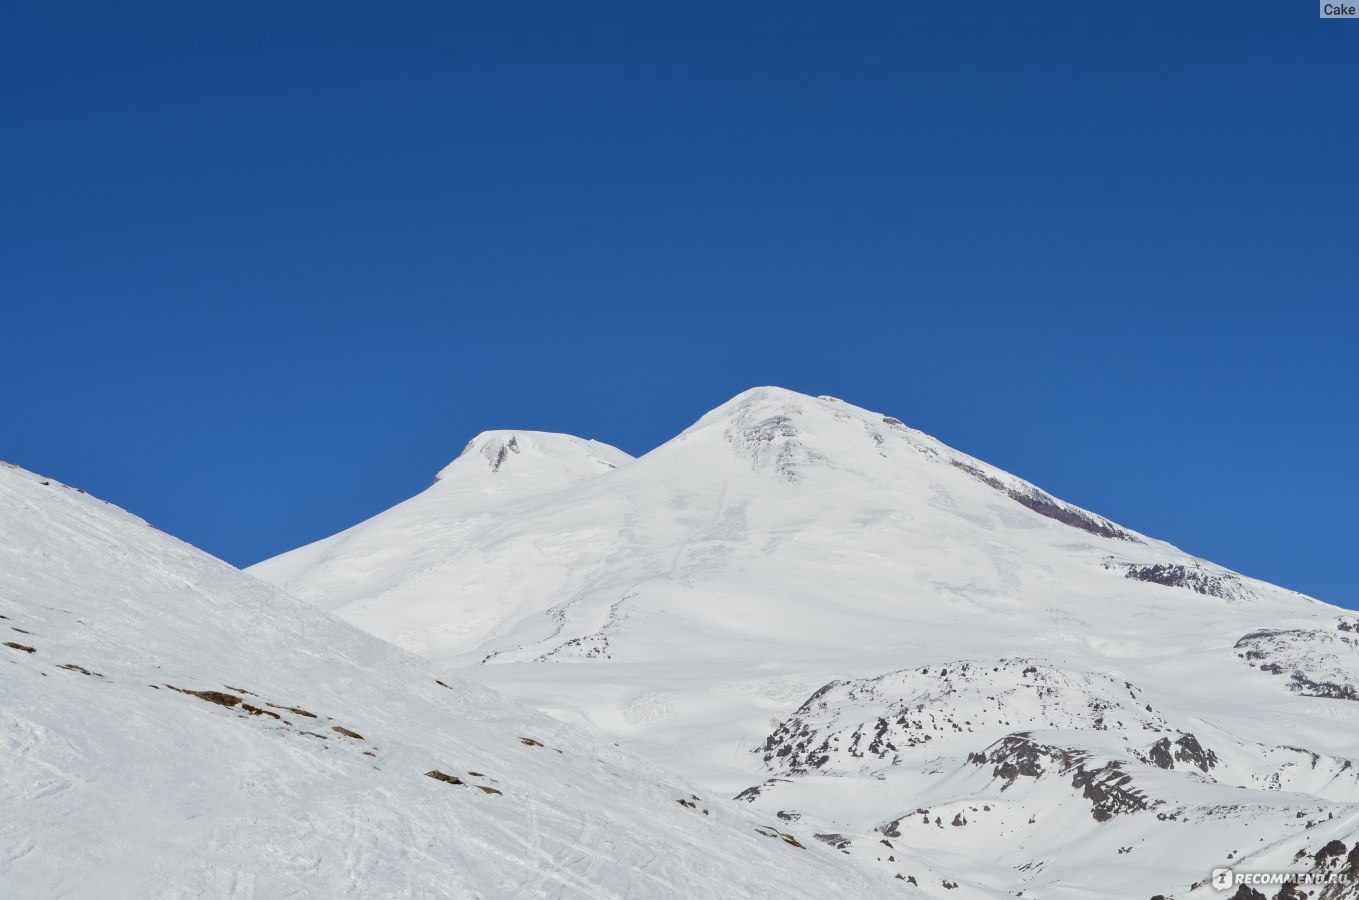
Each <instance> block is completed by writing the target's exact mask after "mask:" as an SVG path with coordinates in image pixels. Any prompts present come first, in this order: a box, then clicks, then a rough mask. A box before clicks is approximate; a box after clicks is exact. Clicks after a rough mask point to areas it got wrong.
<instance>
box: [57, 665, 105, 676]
mask: <svg viewBox="0 0 1359 900" xmlns="http://www.w3.org/2000/svg"><path fill="white" fill-rule="evenodd" d="M57 668H58V669H66V670H67V671H69V672H79V673H80V674H81V675H91V676H93V677H95V678H103V677H104V676H103V675H100V674H99V673H98V672H91V671H90V670H89V669H87V668H85V667H84V666H78V665H76V664H75V663H66V664H64V665H60V666H57Z"/></svg>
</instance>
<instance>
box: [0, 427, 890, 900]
mask: <svg viewBox="0 0 1359 900" xmlns="http://www.w3.org/2000/svg"><path fill="white" fill-rule="evenodd" d="M519 445H520V449H521V453H522V454H523V455H524V456H526V457H527V456H529V455H530V454H531V452H532V451H530V447H531V446H532V447H537V446H539V445H538V444H537V443H531V442H530V440H529V439H527V438H525V437H520V439H519ZM566 445H569V446H570V447H571V448H572V450H573V451H574V450H580V451H581V452H582V453H586V452H588V453H593V454H595V456H596V457H597V458H598V461H599V465H600V467H601V468H607V465H608V464H610V463H614V462H615V461H616V460H619V459H621V458H622V457H621V455H619V454H617V453H616V452H611V451H609V450H608V449H607V448H599V447H591V446H589V445H585V444H583V443H579V444H578V442H567V444H566ZM566 445H563V444H561V442H556V441H555V440H552V441H545V442H544V443H543V444H542V446H544V447H546V448H548V449H549V450H550V449H551V448H552V447H560V446H566ZM544 452H547V451H546V450H545V451H544ZM575 461H576V462H580V461H581V460H580V459H576V460H575ZM568 468H569V466H568ZM450 471H454V470H452V469H451V470H450ZM558 474H562V473H561V472H560V471H558ZM577 474H583V472H567V473H565V475H564V477H567V478H568V480H569V477H574V475H577ZM458 477H459V478H460V479H462V478H463V473H462V472H461V471H458ZM470 477H471V476H468V478H469V479H470ZM542 483H543V484H546V482H542ZM0 634H2V635H3V637H0V813H3V815H0V896H3V897H5V898H15V900H44V898H80V900H85V898H100V900H105V898H128V900H132V898H136V900H147V898H187V897H204V898H219V897H221V898H228V897H229V898H243V900H244V898H251V900H264V898H300V897H316V898H339V897H363V898H385V897H420V898H426V897H428V898H434V897H440V898H443V897H450V898H465V897H466V898H470V897H486V898H501V897H516V898H517V897H590V898H594V897H696V896H713V897H765V896H771V895H779V896H807V897H826V896H835V895H837V894H838V893H840V892H847V893H848V894H849V895H855V896H872V895H874V894H875V893H876V892H879V891H881V890H882V889H883V885H884V884H890V883H889V882H887V880H886V878H885V877H884V876H882V875H874V874H871V873H867V872H865V871H864V870H863V869H862V868H861V867H859V866H857V865H856V864H855V862H854V861H853V860H851V859H849V858H848V857H845V856H844V855H843V854H839V853H836V852H835V851H834V850H832V849H831V848H828V847H826V846H824V845H823V844H820V843H818V842H816V841H815V840H813V839H811V838H810V835H809V834H807V833H805V831H804V830H803V829H799V828H797V827H796V826H789V825H787V824H786V823H783V822H781V821H779V820H778V819H776V818H775V817H774V816H773V815H772V814H770V813H767V812H765V811H762V810H758V809H751V808H749V807H747V806H745V805H744V804H738V803H733V802H732V801H730V800H724V799H722V798H721V797H718V796H713V795H712V793H711V792H710V791H707V790H706V789H701V788H698V787H695V786H693V785H691V784H688V783H685V782H684V781H682V780H680V779H678V778H676V777H674V776H671V775H669V774H667V773H666V772H665V771H663V770H661V769H660V768H659V767H657V766H655V765H654V764H651V763H648V762H644V761H642V760H641V759H639V758H637V757H636V756H634V755H633V754H631V753H629V752H627V751H625V750H621V749H619V748H617V747H615V746H613V745H612V744H610V743H608V742H607V741H603V740H600V739H598V738H596V737H594V736H592V735H590V734H587V733H585V732H583V731H582V730H581V729H579V728H577V727H574V726H571V725H567V724H563V723H560V722H557V721H554V720H552V719H551V718H549V717H547V716H545V715H543V714H541V713H539V712H536V711H534V710H531V709H529V708H527V707H524V706H521V705H519V704H518V703H515V702H513V701H511V700H508V699H507V698H505V697H503V696H501V695H499V694H497V693H495V692H494V691H491V690H489V689H487V688H485V687H482V686H480V685H477V684H474V683H471V682H469V681H467V680H465V679H462V678H458V677H456V676H455V675H450V674H447V673H446V672H443V671H440V670H438V669H437V668H436V667H435V666H434V665H432V664H431V663H429V662H427V661H425V660H422V659H420V658H418V657H416V656H414V655H412V654H410V653H408V652H406V651H404V650H401V649H399V648H397V647H395V646H393V645H391V644H389V643H386V642H384V641H381V640H378V639H377V638H375V637H372V636H371V635H368V634H366V633H364V632H362V631H360V630H359V629H357V628H354V627H352V626H350V625H348V624H346V623H344V622H342V621H340V620H339V619H337V618H335V617H334V616H332V615H330V614H328V613H325V612H323V611H321V610H318V609H316V608H315V607H314V606H312V605H311V604H307V603H304V602H302V601H298V600H295V599H293V598H291V597H288V596H287V595H285V594H283V593H281V592H279V591H277V590H275V589H274V588H272V587H269V586H268V585H266V584H264V583H263V582H261V581H259V580H257V579H255V578H252V577H250V576H248V575H245V574H243V573H241V572H239V571H238V570H236V569H233V568H231V567H230V566H228V565H226V564H225V563H222V562H220V561H218V560H216V559H213V558H211V557H209V556H207V555H206V554H204V553H202V552H200V551H198V550H195V549H194V548H192V547H190V546H188V545H186V544H184V543H181V542H180V541H178V540H175V539H174V538H172V537H169V536H167V535H165V534H163V533H161V532H159V531H157V530H155V529H154V528H152V527H151V526H149V525H148V524H147V523H146V522H144V521H142V520H141V519H138V518H136V517H135V516H132V515H130V514H128V513H126V512H123V511H122V510H120V509H117V508H116V507H113V506H110V505H108V504H106V503H104V502H102V501H100V500H97V499H95V498H94V497H92V496H89V495H87V494H85V493H83V492H79V491H77V490H75V489H73V488H69V487H66V486H64V485H62V484H60V483H59V482H57V481H55V480H52V479H46V478H42V477H40V476H37V475H34V474H32V473H30V472H27V471H24V470H22V469H18V468H15V467H13V466H10V465H8V464H3V465H0ZM440 682H442V683H440ZM341 729H343V730H341ZM429 772H439V773H443V774H444V775H446V776H449V777H450V778H452V779H454V781H449V780H436V779H435V778H432V777H426V773H429ZM775 826H777V830H775ZM785 834H786V835H789V836H790V840H791V841H796V842H797V844H800V845H802V846H801V847H799V846H796V845H795V844H794V843H791V842H790V841H789V840H784V839H783V838H782V836H781V835H785ZM771 835H772V836H771ZM898 884H899V882H898ZM890 886H891V887H892V888H895V887H896V884H890Z"/></svg>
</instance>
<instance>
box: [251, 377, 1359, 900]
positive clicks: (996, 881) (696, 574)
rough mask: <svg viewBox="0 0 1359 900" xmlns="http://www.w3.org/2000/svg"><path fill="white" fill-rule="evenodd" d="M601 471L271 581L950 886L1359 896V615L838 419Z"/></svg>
mask: <svg viewBox="0 0 1359 900" xmlns="http://www.w3.org/2000/svg"><path fill="white" fill-rule="evenodd" d="M510 440H514V441H515V443H516V444H517V445H519V446H520V447H521V448H522V447H523V446H525V445H526V444H531V445H533V446H535V447H538V448H544V449H539V450H538V451H537V452H535V453H534V454H532V455H531V456H530V455H529V454H524V453H519V454H514V451H513V448H510V449H508V450H506V452H505V453H504V454H503V457H504V459H503V464H502V465H500V466H498V467H496V466H492V465H491V463H492V462H494V460H495V459H499V458H501V457H502V453H501V450H504V449H505V448H508V447H509V441H510ZM601 446H602V445H598V444H595V443H593V442H589V443H588V444H587V442H584V441H580V440H579V439H576V438H569V437H567V436H564V435H538V434H534V433H532V432H512V433H511V432H496V433H489V434H488V435H487V436H484V437H483V438H479V439H477V440H476V441H474V442H473V444H472V445H471V446H470V447H469V451H468V452H467V453H465V454H464V455H463V457H460V459H459V461H457V462H455V463H454V464H453V465H451V466H449V467H448V468H447V469H445V470H444V472H443V473H441V474H440V478H439V480H438V482H437V483H436V484H435V485H434V486H433V487H431V488H430V489H429V490H427V491H426V492H424V493H422V494H420V495H419V496H417V497H414V498H412V499H411V500H409V501H407V502H405V503H403V504H400V505H398V506H396V507H394V508H393V509H391V510H388V511H387V512H385V513H382V514H380V515H378V516H376V517H374V518H373V519H371V520H369V521H367V522H364V523H361V524H359V525H356V526H355V527H353V528H351V529H349V530H347V531H345V532H343V533H341V534H339V535H336V536H334V537H332V538H328V539H326V540H324V541H320V542H318V543H316V544H313V545H311V546H308V547H304V548H301V549H299V550H296V551H293V552H291V553H288V554H284V555H283V556H281V557H278V558H276V559H273V560H269V561H267V562H265V563H262V564H260V565H259V566H256V567H254V568H253V569H252V570H251V571H252V573H254V574H256V575H258V576H259V577H261V578H263V579H265V580H268V581H271V582H273V583H275V584H277V585H279V586H281V587H283V588H284V589H285V590H288V591H289V592H291V593H294V594H295V595H296V596H299V597H301V598H303V599H306V600H309V601H312V602H314V603H316V604H318V605H320V606H322V607H323V608H326V609H331V610H334V611H336V612H337V613H339V615H341V616H342V617H344V618H346V619H348V620H349V621H351V622H353V623H355V624H357V625H359V626H360V627H362V628H365V629H367V630H369V631H372V632H373V633H375V634H377V635H379V636H381V637H384V638H387V639H389V640H392V641H394V642H396V643H398V644H400V645H403V646H405V647H407V648H409V649H411V650H414V651H415V652H417V653H419V654H421V655H423V656H425V657H427V658H430V659H432V660H434V661H436V662H438V663H440V664H441V665H443V666H444V667H445V669H446V670H457V669H460V670H462V671H463V672H464V674H466V675H468V676H470V677H472V678H475V679H477V680H479V681H482V682H484V683H487V684H490V685H493V686H496V687H498V688H500V689H503V690H505V691H506V692H508V693H510V694H513V695H515V696H517V697H519V698H521V699H523V700H525V701H527V702H528V703H530V704H531V705H533V706H536V707H538V708H539V709H543V710H545V711H548V712H550V713H551V714H552V715H553V716H554V717H556V718H559V719H564V720H568V721H574V722H579V723H582V724H585V725H588V726H589V727H591V728H593V729H596V730H598V731H601V732H604V733H606V734H608V735H610V736H611V737H612V738H613V739H615V740H617V741H618V742H619V743H620V744H621V745H622V746H624V747H627V748H630V749H633V750H635V751H637V752H639V753H641V754H642V755H644V756H647V757H649V758H651V759H653V760H656V761H657V762H660V763H662V764H664V765H666V766H668V767H670V768H673V769H675V770H677V771H680V772H682V773H684V774H686V775H687V776H689V777H690V778H692V779H694V780H696V781H698V782H699V783H702V784H704V785H706V786H707V787H708V788H709V789H710V790H712V791H718V792H722V793H725V794H727V795H728V796H737V797H739V799H740V800H741V801H742V802H743V803H749V804H750V808H752V809H754V810H757V811H759V812H760V813H761V814H763V815H764V816H765V817H766V818H767V819H770V820H772V821H777V822H779V823H782V824H783V825H787V826H788V827H804V828H806V829H808V830H810V831H812V832H813V833H814V834H815V835H816V839H817V842H818V843H819V844H820V845H822V846H823V847H828V848H831V849H833V850H834V851H836V852H837V853H838V854H839V855H841V856H842V857H844V858H845V860H846V861H848V862H851V863H857V864H859V865H861V866H863V867H864V868H865V869H866V870H867V871H869V872H873V873H877V874H879V875H883V876H886V877H888V878H890V879H891V880H892V881H893V882H895V883H897V884H898V885H903V886H904V887H907V888H911V889H913V890H919V891H920V892H922V893H924V894H927V895H929V896H947V897H952V898H958V897H969V896H976V897H998V896H1017V895H1019V893H1020V892H1022V895H1023V896H1024V897H1025V898H1035V897H1037V898H1059V897H1072V898H1076V897H1082V898H1086V897H1139V896H1140V897H1151V896H1153V895H1160V896H1164V897H1187V896H1200V895H1216V894H1215V892H1214V890H1213V888H1212V887H1211V886H1210V885H1208V884H1207V879H1208V877H1209V874H1210V873H1211V872H1212V870H1214V869H1215V868H1219V867H1236V868H1238V869H1239V870H1240V871H1275V870H1277V871H1296V872H1302V871H1312V870H1317V871H1320V870H1322V869H1325V870H1326V871H1335V872H1342V873H1349V874H1356V875H1359V850H1356V849H1355V846H1356V844H1357V843H1359V841H1357V840H1356V837H1359V780H1357V779H1356V772H1357V771H1359V765H1357V764H1356V763H1355V762H1354V761H1353V760H1352V757H1354V756H1355V755H1356V753H1359V750H1356V748H1359V740H1356V737H1359V728H1356V725H1359V703H1356V702H1355V700H1356V698H1359V631H1356V628H1357V627H1359V626H1356V620H1355V618H1354V617H1353V616H1351V615H1348V614H1346V613H1344V611H1342V610H1340V609H1337V608H1336V607H1333V606H1329V605H1327V604H1325V603H1322V602H1320V601H1317V600H1314V599H1312V598H1308V597H1304V596H1302V595H1300V594H1297V593H1295V592H1292V591H1287V590H1284V589H1281V588H1277V587H1274V586H1273V585H1269V584H1266V583H1263V582H1260V581H1257V580H1255V579H1252V578H1248V577H1246V576H1243V575H1240V574H1238V573H1235V572H1231V571H1229V570H1227V569H1224V568H1222V567H1220V566H1216V565H1214V564H1212V563H1211V562H1208V561H1206V560H1201V559H1196V558H1194V557H1192V556H1190V555H1189V554H1186V553H1184V552H1183V551H1181V550H1178V549H1177V548H1175V547H1172V546H1170V545H1168V544H1166V543H1164V542H1161V541H1157V540H1155V539H1153V538H1150V537H1148V536H1145V535H1141V534H1137V533H1136V532H1134V531H1132V530H1131V529H1128V528H1126V527H1124V526H1121V525H1119V524H1117V523H1115V522H1112V521H1110V520H1108V519H1106V518H1104V517H1102V516H1099V515H1098V514H1095V513H1092V512H1090V511H1087V510H1084V509H1081V508H1079V507H1077V506H1074V505H1072V504H1069V503H1066V502H1064V501H1062V500H1060V499H1058V498H1056V497H1053V496H1052V495H1050V494H1048V493H1046V492H1045V491H1043V490H1041V489H1040V488H1038V487H1036V486H1035V485H1032V484H1030V483H1028V482H1026V481H1024V480H1022V479H1020V478H1016V477H1014V476H1012V475H1010V474H1008V473H1006V472H1003V471H1001V470H999V469H996V468H995V467H992V466H989V465H987V464H986V463H984V462H982V461H980V460H977V459H975V458H972V457H970V456H967V455H965V454H963V453H959V452H958V451H956V450H953V449H951V448H949V447H947V446H945V445H944V444H942V443H940V442H939V441H937V440H935V439H933V438H931V437H929V436H927V435H924V434H922V433H920V432H918V431H915V430H913V429H911V428H909V427H908V426H906V425H905V424H904V423H902V422H901V421H900V420H898V419H896V418H894V417H892V416H886V415H883V414H880V413H874V412H871V411H868V410H865V409H861V408H859V407H855V406H853V405H851V404H848V403H845V402H843V401H839V400H836V399H834V398H830V397H820V398H814V397H809V396H805V395H802V394H797V393H794V392H791V391H785V390H781V389H778V388H757V389H754V390H751V391H748V392H746V393H744V394H742V395H740V396H738V397H736V398H734V399H733V400H731V401H730V402H728V403H726V404H723V405H722V406H720V407H718V408H717V409H715V410H713V411H712V412H711V413H709V414H708V415H706V416H704V417H703V418H702V419H700V420H699V421H698V422H697V423H695V424H694V425H693V426H691V427H690V428H688V429H686V430H684V431H683V432H681V433H680V434H679V435H677V436H676V437H675V438H674V439H673V440H671V441H669V442H667V443H666V444H664V445H662V446H661V447H659V448H657V449H656V450H654V451H652V452H651V453H648V454H646V455H644V456H642V457H640V458H638V459H636V460H631V461H629V460H628V459H627V458H626V456H625V455H623V454H621V453H617V452H616V451H615V453H614V454H608V453H601V452H600V450H599V448H600V447H601ZM483 447H490V448H492V449H494V452H493V453H491V454H490V455H487V454H486V453H484V452H482V451H481V449H479V448H483ZM592 458H593V459H598V460H603V461H604V462H606V463H607V465H602V464H599V463H595V462H590V460H591V459H592ZM468 460H470V462H469V461H468ZM520 463H526V464H524V465H519V464H520ZM1278 890H1279V888H1278V887H1275V888H1270V889H1269V894H1268V896H1271V897H1273V896H1274V895H1275V893H1276V892H1277V891H1278ZM1313 890H1315V889H1313ZM842 893H843V891H842ZM1356 893H1359V892H1356V891H1355V890H1354V889H1353V888H1352V887H1342V886H1338V885H1332V886H1331V887H1329V888H1327V889H1326V892H1325V893H1324V894H1322V896H1325V897H1338V896H1353V895H1355V894H1356ZM872 895H877V893H876V891H875V893H874V894H872ZM1241 896H1242V897H1249V896H1252V895H1247V894H1242V895H1241ZM1282 896H1288V895H1287V894H1284V895H1282Z"/></svg>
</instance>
